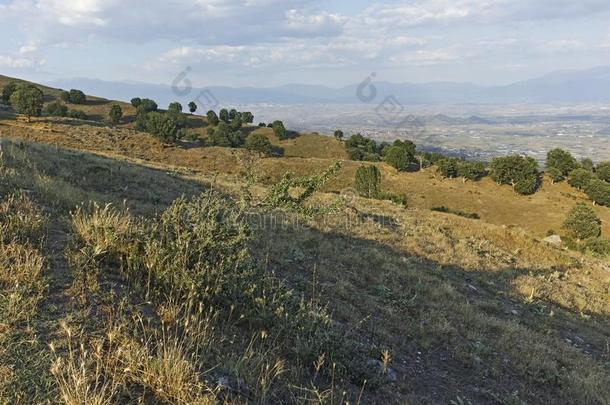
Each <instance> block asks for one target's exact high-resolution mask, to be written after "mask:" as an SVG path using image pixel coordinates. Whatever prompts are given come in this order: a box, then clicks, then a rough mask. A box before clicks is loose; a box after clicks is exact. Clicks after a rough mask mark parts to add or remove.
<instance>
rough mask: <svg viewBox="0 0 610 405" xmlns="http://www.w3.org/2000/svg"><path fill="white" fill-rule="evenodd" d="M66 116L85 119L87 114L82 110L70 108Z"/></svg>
mask: <svg viewBox="0 0 610 405" xmlns="http://www.w3.org/2000/svg"><path fill="white" fill-rule="evenodd" d="M68 117H70V118H74V119H77V120H86V119H87V114H85V112H84V111H80V110H70V111H69V112H68Z"/></svg>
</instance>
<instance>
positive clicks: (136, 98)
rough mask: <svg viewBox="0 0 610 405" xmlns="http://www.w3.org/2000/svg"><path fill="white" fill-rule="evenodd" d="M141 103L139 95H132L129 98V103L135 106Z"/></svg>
mask: <svg viewBox="0 0 610 405" xmlns="http://www.w3.org/2000/svg"><path fill="white" fill-rule="evenodd" d="M140 104H142V99H141V98H140V97H134V98H132V99H131V105H132V106H134V107H135V108H138V107H139V106H140Z"/></svg>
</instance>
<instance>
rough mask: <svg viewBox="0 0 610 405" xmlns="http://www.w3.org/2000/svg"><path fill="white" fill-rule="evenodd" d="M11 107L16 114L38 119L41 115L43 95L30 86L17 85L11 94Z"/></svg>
mask: <svg viewBox="0 0 610 405" xmlns="http://www.w3.org/2000/svg"><path fill="white" fill-rule="evenodd" d="M10 103H11V106H12V107H13V109H14V110H15V111H16V112H17V113H18V114H23V115H25V116H26V117H27V118H28V120H29V119H30V117H39V116H40V114H41V113H42V106H43V103H44V95H43V93H42V91H41V90H40V89H39V88H38V87H36V86H33V85H31V84H25V83H24V84H19V85H18V86H17V87H16V88H15V91H14V92H13V93H12V94H11V99H10Z"/></svg>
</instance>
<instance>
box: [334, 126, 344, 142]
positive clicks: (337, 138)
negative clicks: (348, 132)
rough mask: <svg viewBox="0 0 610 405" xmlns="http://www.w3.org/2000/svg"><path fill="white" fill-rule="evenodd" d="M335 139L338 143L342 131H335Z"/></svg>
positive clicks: (341, 137) (341, 136)
mask: <svg viewBox="0 0 610 405" xmlns="http://www.w3.org/2000/svg"><path fill="white" fill-rule="evenodd" d="M335 139H336V140H338V141H340V140H341V139H343V131H341V130H340V129H337V130H336V131H335Z"/></svg>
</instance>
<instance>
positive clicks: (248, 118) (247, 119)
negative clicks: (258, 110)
mask: <svg viewBox="0 0 610 405" xmlns="http://www.w3.org/2000/svg"><path fill="white" fill-rule="evenodd" d="M240 116H241V121H242V122H243V123H246V124H252V123H253V122H254V114H252V113H251V112H250V111H245V112H242V113H241V114H240Z"/></svg>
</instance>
